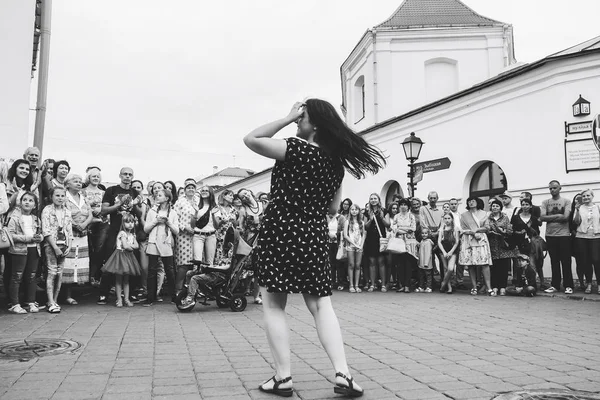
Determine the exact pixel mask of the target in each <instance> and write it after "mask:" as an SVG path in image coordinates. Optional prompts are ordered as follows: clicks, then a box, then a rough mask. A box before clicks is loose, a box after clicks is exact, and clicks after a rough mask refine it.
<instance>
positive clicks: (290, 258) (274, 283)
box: [255, 138, 344, 296]
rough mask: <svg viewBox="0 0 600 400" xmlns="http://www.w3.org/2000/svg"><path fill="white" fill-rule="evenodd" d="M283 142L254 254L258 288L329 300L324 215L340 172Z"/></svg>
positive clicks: (302, 145) (314, 151) (297, 144)
mask: <svg viewBox="0 0 600 400" xmlns="http://www.w3.org/2000/svg"><path fill="white" fill-rule="evenodd" d="M286 142H287V151H286V155H285V161H277V162H276V163H275V167H274V168H273V171H272V177H271V197H272V199H271V203H270V204H269V207H268V208H267V210H266V213H265V217H264V219H263V222H262V227H261V230H260V236H259V239H258V245H257V247H256V249H255V255H256V260H257V265H258V269H259V272H258V280H259V284H260V285H261V286H264V287H266V288H267V291H269V292H275V293H305V294H312V295H316V296H330V295H331V275H330V265H329V257H328V251H329V247H328V230H327V229H328V228H327V217H326V215H327V209H328V208H329V204H330V203H331V201H332V199H333V196H334V195H335V192H336V191H337V189H338V188H339V186H340V184H341V183H342V179H343V177H344V168H343V166H342V165H341V164H340V163H336V162H335V161H334V160H333V159H332V158H331V157H329V156H328V155H327V154H326V153H325V152H324V151H323V150H321V149H320V148H319V147H317V146H314V145H311V144H310V143H308V142H307V141H305V140H302V139H299V138H288V139H286Z"/></svg>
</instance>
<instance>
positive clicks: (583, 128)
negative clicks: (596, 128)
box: [565, 121, 592, 135]
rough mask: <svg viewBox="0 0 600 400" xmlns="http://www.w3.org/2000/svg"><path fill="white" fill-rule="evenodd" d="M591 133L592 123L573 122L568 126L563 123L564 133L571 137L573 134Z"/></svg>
mask: <svg viewBox="0 0 600 400" xmlns="http://www.w3.org/2000/svg"><path fill="white" fill-rule="evenodd" d="M591 131H592V121H583V122H575V123H572V124H568V123H566V122H565V133H566V134H568V135H572V134H574V133H587V132H591Z"/></svg>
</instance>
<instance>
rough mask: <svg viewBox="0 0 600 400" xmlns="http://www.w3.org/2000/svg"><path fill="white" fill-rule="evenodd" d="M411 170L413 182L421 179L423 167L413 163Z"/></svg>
mask: <svg viewBox="0 0 600 400" xmlns="http://www.w3.org/2000/svg"><path fill="white" fill-rule="evenodd" d="M413 172H414V175H413V182H414V183H419V182H421V181H422V180H423V167H422V166H420V165H416V164H415V167H414V169H413Z"/></svg>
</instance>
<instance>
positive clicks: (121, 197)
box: [97, 167, 141, 304]
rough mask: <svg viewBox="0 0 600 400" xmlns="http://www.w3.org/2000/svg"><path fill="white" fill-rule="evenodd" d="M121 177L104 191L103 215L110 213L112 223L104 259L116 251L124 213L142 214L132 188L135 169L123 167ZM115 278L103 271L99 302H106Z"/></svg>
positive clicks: (105, 245)
mask: <svg viewBox="0 0 600 400" xmlns="http://www.w3.org/2000/svg"><path fill="white" fill-rule="evenodd" d="M119 178H120V179H121V183H120V184H119V185H117V186H111V187H109V188H108V189H106V192H104V196H103V197H102V215H108V216H109V217H110V225H109V228H108V233H107V237H106V242H105V243H104V250H103V252H104V260H107V259H108V258H109V257H110V256H111V254H112V253H113V252H114V251H115V248H116V246H117V235H118V234H119V230H120V229H121V220H122V219H123V213H125V212H128V213H132V214H134V215H136V216H138V217H140V216H141V209H140V206H139V204H140V199H139V198H138V195H137V193H136V192H135V190H133V189H132V188H131V181H132V180H133V170H132V169H131V168H129V167H123V168H121V172H120V173H119ZM113 280H114V275H113V274H111V273H108V272H103V273H102V278H101V280H100V297H99V298H98V302H97V303H98V304H106V302H107V300H106V299H107V297H108V294H109V293H110V288H111V286H112V283H113ZM120 295H121V294H120V293H117V296H120Z"/></svg>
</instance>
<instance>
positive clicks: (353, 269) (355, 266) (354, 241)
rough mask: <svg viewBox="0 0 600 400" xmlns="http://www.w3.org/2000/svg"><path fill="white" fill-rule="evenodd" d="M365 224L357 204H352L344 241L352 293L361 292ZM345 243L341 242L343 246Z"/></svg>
mask: <svg viewBox="0 0 600 400" xmlns="http://www.w3.org/2000/svg"><path fill="white" fill-rule="evenodd" d="M365 236H366V232H365V225H364V222H363V219H362V218H361V215H360V208H359V207H358V206H357V205H356V204H352V205H351V206H350V215H349V217H348V219H347V220H346V223H345V225H344V242H345V243H346V251H347V252H348V282H350V289H349V291H350V293H360V292H361V289H360V288H359V287H358V282H359V280H360V263H361V261H362V254H363V245H364V243H365ZM342 245H343V244H340V246H342Z"/></svg>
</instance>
